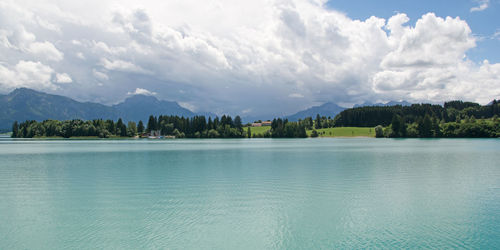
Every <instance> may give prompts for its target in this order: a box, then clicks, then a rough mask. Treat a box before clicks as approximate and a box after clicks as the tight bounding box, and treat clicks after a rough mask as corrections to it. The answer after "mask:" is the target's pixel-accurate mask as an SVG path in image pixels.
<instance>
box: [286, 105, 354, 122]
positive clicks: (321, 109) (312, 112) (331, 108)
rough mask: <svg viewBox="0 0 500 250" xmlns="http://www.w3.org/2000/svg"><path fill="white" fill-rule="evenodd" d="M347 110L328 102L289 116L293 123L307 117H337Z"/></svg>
mask: <svg viewBox="0 0 500 250" xmlns="http://www.w3.org/2000/svg"><path fill="white" fill-rule="evenodd" d="M345 109H346V108H344V107H341V106H339V105H338V104H336V103H333V102H326V103H323V104H321V105H318V106H312V107H310V108H308V109H305V110H302V111H299V112H297V113H295V114H293V115H290V116H287V118H288V119H289V120H291V121H296V120H298V119H304V118H306V117H315V116H316V115H317V114H319V115H320V116H326V117H332V118H333V117H335V116H336V115H337V114H338V113H340V112H342V111H344V110H345Z"/></svg>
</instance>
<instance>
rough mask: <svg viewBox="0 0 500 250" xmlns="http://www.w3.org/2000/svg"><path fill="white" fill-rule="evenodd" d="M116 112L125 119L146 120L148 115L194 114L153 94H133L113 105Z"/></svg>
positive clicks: (187, 115)
mask: <svg viewBox="0 0 500 250" xmlns="http://www.w3.org/2000/svg"><path fill="white" fill-rule="evenodd" d="M113 108H115V109H117V110H118V112H119V113H118V114H119V115H120V117H122V118H123V119H124V120H127V121H139V120H142V121H143V122H147V121H148V118H149V116H150V115H155V116H159V115H178V116H184V117H191V116H195V115H196V114H195V113H193V112H191V111H190V110H188V109H186V108H183V107H181V106H180V105H179V104H178V103H177V102H170V101H160V100H158V99H157V98H156V97H154V96H146V95H134V96H131V97H129V98H127V99H125V101H123V102H122V103H119V104H117V105H113Z"/></svg>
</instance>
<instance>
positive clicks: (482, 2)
mask: <svg viewBox="0 0 500 250" xmlns="http://www.w3.org/2000/svg"><path fill="white" fill-rule="evenodd" d="M477 3H478V4H479V5H478V6H476V7H472V8H471V9H470V12H476V11H483V10H485V9H487V8H488V7H489V6H490V0H478V1H477Z"/></svg>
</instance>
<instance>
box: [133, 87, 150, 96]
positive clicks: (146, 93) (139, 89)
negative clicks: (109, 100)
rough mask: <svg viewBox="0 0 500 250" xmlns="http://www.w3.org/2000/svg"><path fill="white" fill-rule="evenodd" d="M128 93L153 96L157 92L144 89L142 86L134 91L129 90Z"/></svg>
mask: <svg viewBox="0 0 500 250" xmlns="http://www.w3.org/2000/svg"><path fill="white" fill-rule="evenodd" d="M127 94H128V95H149V96H153V95H156V94H157V93H156V92H153V91H149V90H147V89H142V88H136V89H135V91H134V92H128V93H127Z"/></svg>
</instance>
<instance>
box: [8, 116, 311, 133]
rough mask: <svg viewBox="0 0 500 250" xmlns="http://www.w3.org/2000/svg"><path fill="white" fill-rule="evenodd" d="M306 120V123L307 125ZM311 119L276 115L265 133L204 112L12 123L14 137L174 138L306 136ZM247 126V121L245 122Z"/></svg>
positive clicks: (233, 120)
mask: <svg viewBox="0 0 500 250" xmlns="http://www.w3.org/2000/svg"><path fill="white" fill-rule="evenodd" d="M306 124H307V125H306ZM312 124H313V121H312V119H306V120H304V121H300V122H289V121H288V120H286V119H284V120H283V119H281V118H278V119H274V120H273V121H272V125H271V127H270V130H269V131H267V132H266V133H264V134H256V135H252V134H251V131H250V128H249V127H247V129H246V130H245V129H244V125H243V124H242V122H241V118H240V117H239V116H236V117H235V118H234V119H233V118H232V117H231V116H226V115H223V116H222V117H221V118H219V117H215V118H214V119H212V118H211V117H208V119H207V118H206V117H205V116H194V117H179V116H158V117H156V116H150V117H149V120H148V122H147V125H146V126H145V125H144V123H143V122H142V121H139V122H138V123H135V122H134V121H129V122H127V124H125V122H123V120H122V119H118V121H116V122H114V121H113V120H88V121H84V120H67V121H57V120H45V121H43V122H37V121H25V122H21V123H18V122H17V121H16V122H14V124H13V125H12V134H11V137H13V138H43V137H64V138H70V137H99V138H110V137H135V136H139V137H141V136H148V135H150V134H158V135H160V136H171V137H175V138H257V137H269V138H284V137H287V138H302V137H307V134H306V127H312ZM246 126H248V125H246Z"/></svg>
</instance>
